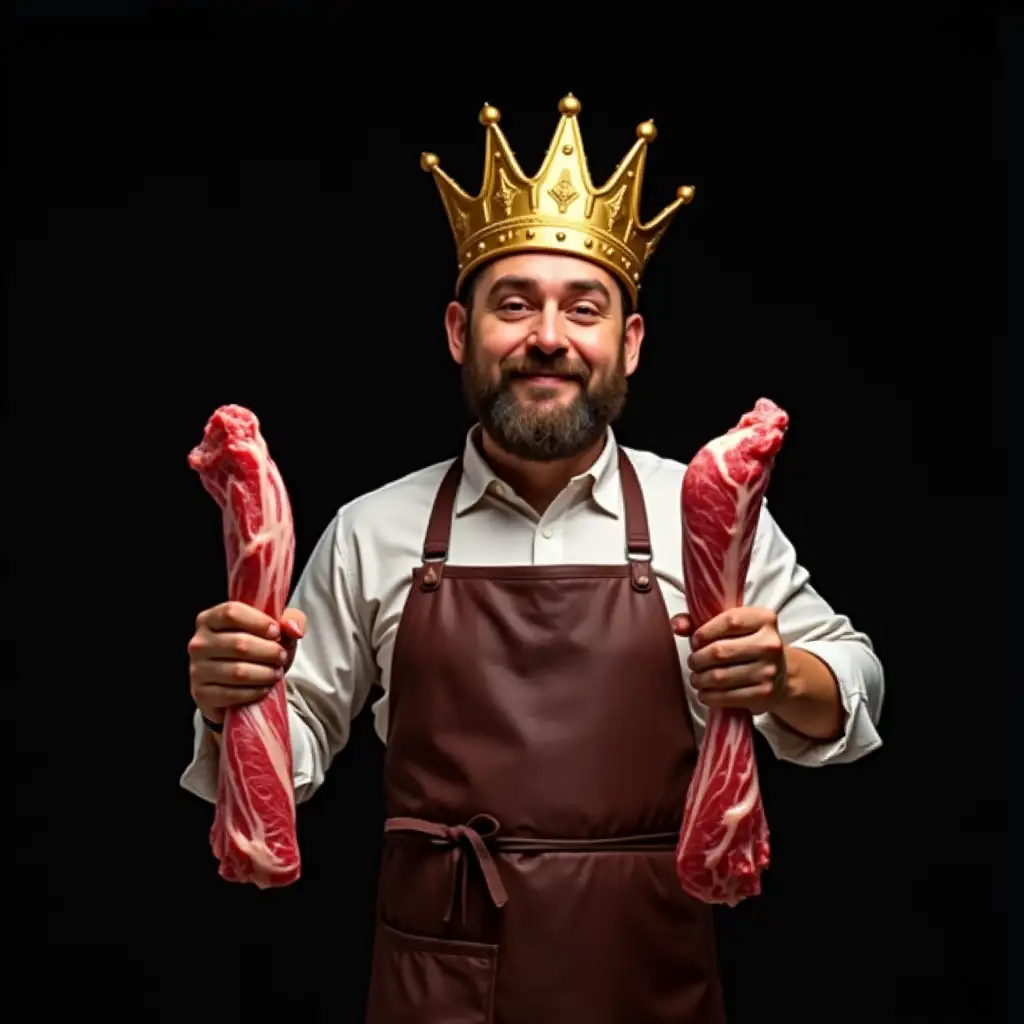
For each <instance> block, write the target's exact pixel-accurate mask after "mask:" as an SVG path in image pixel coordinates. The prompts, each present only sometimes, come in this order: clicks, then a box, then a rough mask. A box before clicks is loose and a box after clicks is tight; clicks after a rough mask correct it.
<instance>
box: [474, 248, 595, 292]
mask: <svg viewBox="0 0 1024 1024" xmlns="http://www.w3.org/2000/svg"><path fill="white" fill-rule="evenodd" d="M481 284H482V285H483V287H484V289H485V290H487V291H492V290H497V289H499V288H504V287H508V288H517V287H527V286H530V287H534V288H539V289H542V290H552V291H560V290H565V289H573V290H581V289H585V288H595V289H597V290H599V291H603V292H608V293H611V291H612V290H613V289H614V288H615V281H614V280H613V279H612V277H611V275H610V274H609V273H608V272H607V271H605V270H602V269H601V268H600V267H598V266H597V265H596V264H594V263H591V262H590V261H589V260H584V259H578V258H576V257H572V256H563V255H558V254H554V253H552V254H551V255H547V254H529V255H523V256H508V257H505V258H504V259H500V260H496V261H495V262H494V263H492V264H491V265H490V266H488V267H487V268H486V270H485V271H484V273H483V274H482V280H481Z"/></svg>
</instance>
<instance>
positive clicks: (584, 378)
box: [501, 359, 590, 385]
mask: <svg viewBox="0 0 1024 1024" xmlns="http://www.w3.org/2000/svg"><path fill="white" fill-rule="evenodd" d="M501 376H502V380H503V381H504V382H506V383H507V382H508V381H510V380H515V379H517V378H519V377H561V378H563V379H564V380H572V381H576V383H578V384H584V385H585V384H586V383H587V382H588V381H589V380H590V373H589V372H588V371H587V369H586V368H585V367H582V366H574V365H573V364H572V363H569V362H566V361H565V360H561V359H560V360H556V361H553V362H550V363H538V362H537V361H536V360H533V361H526V362H519V363H513V364H510V365H508V366H505V367H504V368H503V369H502V373H501Z"/></svg>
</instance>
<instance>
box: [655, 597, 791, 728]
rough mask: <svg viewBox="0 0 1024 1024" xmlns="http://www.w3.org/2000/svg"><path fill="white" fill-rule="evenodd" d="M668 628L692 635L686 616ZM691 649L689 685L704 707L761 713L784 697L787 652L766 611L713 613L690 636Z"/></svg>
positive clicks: (738, 610)
mask: <svg viewBox="0 0 1024 1024" xmlns="http://www.w3.org/2000/svg"><path fill="white" fill-rule="evenodd" d="M672 630H673V632H675V633H676V634H678V635H679V636H690V634H691V631H692V630H693V624H692V622H691V620H690V618H689V616H687V615H677V616H675V618H673V619H672ZM690 648H691V651H692V653H691V654H690V657H689V660H688V662H687V664H688V665H689V668H690V671H691V673H692V675H691V676H690V683H691V684H692V686H693V687H694V689H695V690H696V691H697V697H698V699H699V700H700V702H701V703H702V704H706V705H707V706H708V707H719V708H744V709H745V710H747V711H749V712H750V713H751V714H753V715H760V714H763V713H764V712H766V711H770V710H771V709H772V708H774V707H775V706H776V705H777V704H779V703H780V702H781V701H782V700H784V699H785V698H786V696H787V695H788V690H789V675H788V672H787V670H786V648H785V645H784V644H783V642H782V637H781V636H779V628H778V620H777V619H776V616H775V612H773V611H772V610H771V609H769V608H750V607H743V608H733V609H731V610H730V611H727V612H723V613H722V614H721V615H716V616H715V617H714V618H713V619H710V620H709V621H708V622H705V623H704V625H703V626H701V627H700V629H698V630H696V631H695V632H693V635H692V636H690Z"/></svg>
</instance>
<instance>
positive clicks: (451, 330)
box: [444, 302, 469, 366]
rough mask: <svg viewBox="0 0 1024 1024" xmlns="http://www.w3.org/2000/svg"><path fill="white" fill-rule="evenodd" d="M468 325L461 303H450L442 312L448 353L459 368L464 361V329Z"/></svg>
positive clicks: (464, 308)
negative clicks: (446, 334)
mask: <svg viewBox="0 0 1024 1024" xmlns="http://www.w3.org/2000/svg"><path fill="white" fill-rule="evenodd" d="M468 325H469V320H468V315H467V313H466V307H465V306H463V305H462V303H461V302H450V303H448V308H447V309H446V310H445V311H444V329H445V331H446V332H447V333H448V351H449V352H451V354H452V359H454V360H455V362H457V363H458V364H459V366H461V365H462V364H463V362H464V361H465V359H466V328H467V327H468Z"/></svg>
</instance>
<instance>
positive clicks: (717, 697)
mask: <svg viewBox="0 0 1024 1024" xmlns="http://www.w3.org/2000/svg"><path fill="white" fill-rule="evenodd" d="M771 695H772V687H771V683H762V684H761V685H760V686H744V687H741V688H740V689H738V690H702V691H701V692H700V693H698V694H697V699H698V700H699V701H700V702H701V703H702V704H704V705H706V706H707V707H709V708H747V709H750V708H751V707H752V706H753V707H755V708H756V707H757V706H758V705H761V707H764V703H763V702H764V701H766V700H767V699H768V698H769V697H770V696H771Z"/></svg>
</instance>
